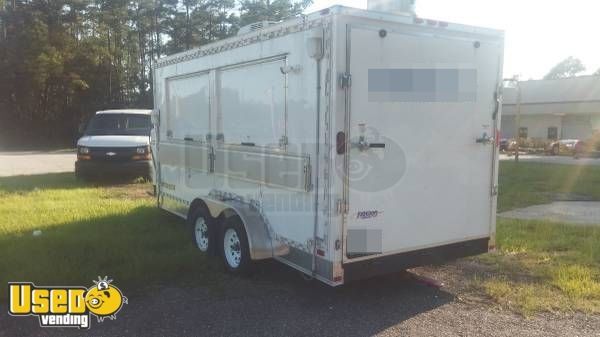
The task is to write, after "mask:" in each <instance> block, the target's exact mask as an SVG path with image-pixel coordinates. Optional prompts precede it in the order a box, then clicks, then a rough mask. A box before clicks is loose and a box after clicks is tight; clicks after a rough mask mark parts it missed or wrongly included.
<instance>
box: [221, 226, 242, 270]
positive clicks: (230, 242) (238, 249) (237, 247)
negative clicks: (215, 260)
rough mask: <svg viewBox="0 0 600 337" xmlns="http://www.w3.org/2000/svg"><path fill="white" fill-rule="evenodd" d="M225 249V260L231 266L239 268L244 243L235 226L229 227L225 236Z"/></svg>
mask: <svg viewBox="0 0 600 337" xmlns="http://www.w3.org/2000/svg"><path fill="white" fill-rule="evenodd" d="M223 250H224V253H225V260H227V264H228V265H229V266H230V267H231V268H237V267H239V266H240V263H241V262H242V244H241V242H240V238H239V237H238V235H237V232H236V231H235V230H234V229H233V228H229V229H227V231H225V235H224V236H223Z"/></svg>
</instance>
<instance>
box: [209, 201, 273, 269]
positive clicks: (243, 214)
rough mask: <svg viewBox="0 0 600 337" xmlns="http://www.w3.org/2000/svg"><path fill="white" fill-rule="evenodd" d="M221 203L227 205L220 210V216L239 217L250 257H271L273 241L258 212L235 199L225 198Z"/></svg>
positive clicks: (257, 258)
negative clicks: (244, 231)
mask: <svg viewBox="0 0 600 337" xmlns="http://www.w3.org/2000/svg"><path fill="white" fill-rule="evenodd" d="M222 203H224V204H226V205H227V207H226V208H225V209H223V210H222V211H221V213H220V216H223V217H225V218H229V217H231V216H236V215H237V216H239V217H240V220H241V221H242V224H243V226H244V229H245V230H246V237H247V238H248V248H249V249H250V258H251V259H252V260H263V259H268V258H271V257H273V241H272V240H271V236H270V234H269V230H268V227H267V224H266V222H265V220H264V218H263V216H262V215H261V214H260V212H258V211H257V210H256V209H254V208H253V207H251V206H250V205H248V204H246V203H242V202H239V201H235V200H226V201H222Z"/></svg>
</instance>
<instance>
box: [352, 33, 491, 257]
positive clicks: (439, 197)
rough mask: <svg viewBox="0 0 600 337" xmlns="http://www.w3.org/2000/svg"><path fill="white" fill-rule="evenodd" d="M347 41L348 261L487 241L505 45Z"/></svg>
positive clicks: (372, 37)
mask: <svg viewBox="0 0 600 337" xmlns="http://www.w3.org/2000/svg"><path fill="white" fill-rule="evenodd" d="M347 34H348V36H347V58H348V59H347V61H348V62H347V63H348V64H347V66H348V69H347V71H348V73H349V74H350V75H351V84H350V85H349V88H348V91H347V92H348V95H349V97H348V100H349V104H348V109H347V114H348V116H347V118H348V120H349V122H348V123H347V129H348V130H346V132H347V133H348V138H347V139H349V143H350V144H351V145H350V147H349V150H348V151H347V165H346V167H347V172H346V175H347V180H348V184H347V186H348V190H347V193H348V194H347V198H348V212H347V220H346V223H345V230H346V253H347V257H346V259H352V258H358V257H364V256H365V255H367V256H378V255H381V254H393V253H399V252H404V251H410V250H416V249H420V248H427V247H434V246H438V245H444V244H449V243H454V242H459V241H466V240H469V239H478V238H485V237H489V236H490V233H491V232H492V231H493V230H494V229H493V227H492V226H493V225H492V223H493V220H492V217H493V216H494V214H493V211H492V208H493V207H495V206H494V203H493V198H494V196H493V192H492V191H493V188H494V187H493V185H494V184H495V182H494V180H495V179H494V178H493V175H494V170H493V168H494V165H495V164H494V158H495V145H494V141H493V139H492V137H494V135H495V130H496V125H495V123H494V120H493V115H494V112H495V111H496V110H497V106H496V99H495V94H496V90H497V88H498V84H499V80H500V77H499V73H500V67H501V64H500V63H501V60H502V54H501V53H502V43H501V40H500V39H498V40H484V41H479V40H478V39H477V38H467V37H464V36H461V37H460V38H458V37H452V36H451V35H450V33H447V34H446V33H445V31H444V30H443V29H440V33H439V34H436V35H433V34H430V33H428V34H422V35H421V34H419V33H416V32H410V33H407V32H400V31H394V30H393V29H382V27H368V26H352V27H350V26H349V27H348V30H347Z"/></svg>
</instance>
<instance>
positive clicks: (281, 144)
mask: <svg viewBox="0 0 600 337" xmlns="http://www.w3.org/2000/svg"><path fill="white" fill-rule="evenodd" d="M287 145H288V137H287V136H285V135H283V136H281V137H280V138H279V147H281V148H284V147H286V146H287Z"/></svg>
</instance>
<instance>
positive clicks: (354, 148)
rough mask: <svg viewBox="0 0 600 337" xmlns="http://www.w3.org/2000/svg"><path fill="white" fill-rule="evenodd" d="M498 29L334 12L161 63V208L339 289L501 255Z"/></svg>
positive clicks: (229, 246) (201, 243) (157, 87)
mask: <svg viewBox="0 0 600 337" xmlns="http://www.w3.org/2000/svg"><path fill="white" fill-rule="evenodd" d="M502 57H503V33H502V32H500V31H497V30H492V29H485V28H479V27H471V26H465V25H459V24H453V23H447V22H441V21H434V20H426V19H421V18H419V17H417V16H415V15H412V14H410V13H408V14H402V13H400V14H398V13H396V14H394V13H390V12H377V11H367V10H359V9H353V8H347V7H341V6H334V7H331V8H328V9H325V10H321V11H319V12H316V13H312V14H310V15H307V16H302V17H297V18H293V19H290V20H287V21H284V22H281V23H276V24H274V23H270V22H261V23H257V24H254V25H251V26H248V27H244V28H243V29H242V30H241V32H240V34H238V35H237V36H235V37H232V38H228V39H225V40H222V41H219V42H215V43H212V44H209V45H205V46H202V47H200V48H198V49H194V50H190V51H187V52H183V53H180V54H176V55H172V56H168V57H165V58H163V59H161V60H159V61H158V63H157V64H156V66H155V69H154V81H155V82H154V100H155V103H154V104H155V109H154V110H153V111H154V112H153V118H152V119H153V124H154V129H153V137H152V147H153V152H154V157H155V161H156V166H157V168H156V175H157V176H156V184H157V198H158V204H159V207H161V208H163V209H165V210H167V211H169V212H172V213H174V214H177V215H179V216H181V217H182V218H185V219H187V222H188V224H189V226H190V235H191V237H192V238H193V242H194V244H195V245H196V246H197V247H198V248H199V249H200V250H201V251H203V252H207V253H210V254H214V255H217V256H221V257H222V258H223V260H224V262H225V266H226V268H227V269H229V270H230V271H232V272H244V271H246V270H247V268H248V267H249V266H250V264H251V262H252V260H259V259H268V258H273V259H276V260H278V261H281V262H283V263H285V264H287V265H289V266H291V267H293V268H296V269H298V270H300V271H302V272H304V273H306V274H308V275H311V276H313V277H315V278H317V279H319V280H321V281H323V282H326V283H327V284H330V285H340V284H343V283H345V282H348V281H351V280H355V279H360V278H365V277H369V276H373V275H378V274H382V273H386V272H391V271H394V270H401V269H406V268H411V267H415V266H419V265H425V264H434V263H441V262H444V261H447V260H450V259H455V258H459V257H463V256H469V255H474V254H480V253H483V252H487V251H488V249H490V248H491V247H493V245H494V236H495V218H496V214H495V211H496V195H497V167H498V160H497V152H498V151H497V142H496V139H497V138H498V137H497V134H498V131H497V130H498V129H499V127H500V125H499V121H500V107H501V104H500V100H501V81H502Z"/></svg>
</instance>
